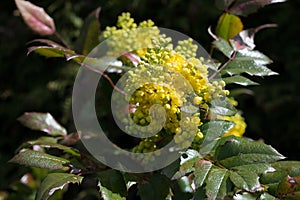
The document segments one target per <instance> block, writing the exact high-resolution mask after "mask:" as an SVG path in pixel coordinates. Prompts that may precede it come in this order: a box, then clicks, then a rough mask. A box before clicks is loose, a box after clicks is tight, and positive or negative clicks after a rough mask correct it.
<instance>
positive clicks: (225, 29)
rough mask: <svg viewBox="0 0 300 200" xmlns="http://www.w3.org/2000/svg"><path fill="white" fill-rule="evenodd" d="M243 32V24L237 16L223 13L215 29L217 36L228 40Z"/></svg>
mask: <svg viewBox="0 0 300 200" xmlns="http://www.w3.org/2000/svg"><path fill="white" fill-rule="evenodd" d="M242 30H243V23H242V21H241V19H240V18H239V17H238V16H235V15H232V14H229V13H223V14H222V15H221V16H220V18H219V20H218V24H217V27H216V34H217V36H219V37H221V38H223V39H225V40H229V39H231V38H233V37H234V36H236V35H237V34H238V33H239V32H241V31H242Z"/></svg>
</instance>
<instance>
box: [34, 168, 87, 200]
mask: <svg viewBox="0 0 300 200" xmlns="http://www.w3.org/2000/svg"><path fill="white" fill-rule="evenodd" d="M82 179H83V177H82V176H77V175H74V174H67V173H52V174H48V176H47V177H46V178H45V179H44V180H43V182H42V184H41V186H40V187H39V190H38V192H37V195H36V198H35V199H36V200H47V199H49V197H50V196H51V195H53V193H54V192H55V191H57V190H61V189H63V188H64V186H65V185H67V184H69V183H77V184H80V183H81V181H82Z"/></svg>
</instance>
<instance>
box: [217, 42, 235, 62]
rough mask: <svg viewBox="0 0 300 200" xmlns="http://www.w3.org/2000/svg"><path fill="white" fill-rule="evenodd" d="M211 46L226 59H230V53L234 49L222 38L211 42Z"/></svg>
mask: <svg viewBox="0 0 300 200" xmlns="http://www.w3.org/2000/svg"><path fill="white" fill-rule="evenodd" d="M213 45H214V47H215V48H217V49H218V50H219V51H221V52H222V53H223V54H224V55H225V56H227V57H228V58H230V57H231V55H232V53H233V52H234V49H233V47H232V46H231V44H230V43H229V42H228V41H227V40H225V39H223V38H218V39H217V40H215V41H214V42H213Z"/></svg>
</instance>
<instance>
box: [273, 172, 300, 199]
mask: <svg viewBox="0 0 300 200" xmlns="http://www.w3.org/2000/svg"><path fill="white" fill-rule="evenodd" d="M277 194H278V195H279V196H280V197H283V198H284V199H285V198H286V199H295V200H296V199H299V198H300V176H296V177H290V176H287V177H286V178H285V179H284V180H282V181H281V182H280V183H279V185H278V189H277Z"/></svg>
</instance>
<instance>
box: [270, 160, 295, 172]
mask: <svg viewBox="0 0 300 200" xmlns="http://www.w3.org/2000/svg"><path fill="white" fill-rule="evenodd" d="M272 167H274V168H275V169H276V170H282V171H285V172H286V173H287V175H289V176H300V161H278V162H275V163H272Z"/></svg>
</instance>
